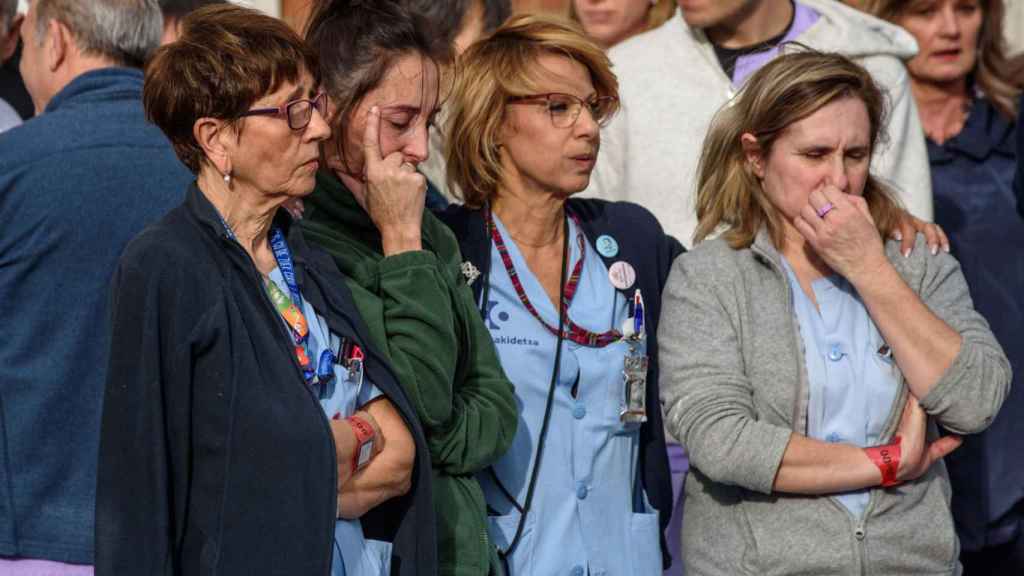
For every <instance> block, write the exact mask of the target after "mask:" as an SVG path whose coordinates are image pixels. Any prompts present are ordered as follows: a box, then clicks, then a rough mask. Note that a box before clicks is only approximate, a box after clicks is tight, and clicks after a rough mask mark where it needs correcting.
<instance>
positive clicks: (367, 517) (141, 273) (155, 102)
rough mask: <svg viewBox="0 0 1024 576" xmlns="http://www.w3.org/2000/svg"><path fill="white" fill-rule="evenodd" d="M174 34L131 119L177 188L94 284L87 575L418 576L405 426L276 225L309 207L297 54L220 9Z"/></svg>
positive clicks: (337, 306) (308, 93)
mask: <svg viewBox="0 0 1024 576" xmlns="http://www.w3.org/2000/svg"><path fill="white" fill-rule="evenodd" d="M182 34H183V36H182V39H181V41H179V42H175V43H173V44H171V45H169V46H167V47H165V48H163V49H162V50H160V51H159V52H157V54H156V56H155V57H154V59H153V60H152V61H151V63H150V64H149V66H148V68H147V76H146V87H145V103H146V111H147V114H148V115H149V117H150V118H151V119H152V120H153V122H154V123H155V124H156V125H157V126H159V127H160V128H161V129H162V130H164V132H165V133H166V134H167V135H168V137H169V138H170V139H171V141H172V143H173V144H174V146H175V150H176V151H177V153H178V155H179V157H180V158H181V160H182V161H183V162H184V163H185V164H186V165H187V166H188V167H189V168H190V169H191V170H192V171H193V172H194V173H195V174H196V181H195V183H194V184H193V185H191V186H189V187H188V191H187V195H186V199H185V201H184V203H183V204H181V205H180V206H179V207H178V208H176V209H174V210H173V211H172V212H170V213H169V214H168V215H167V216H166V217H165V218H163V219H162V220H161V221H160V222H159V223H157V224H155V225H153V226H151V227H149V228H147V229H146V230H145V231H144V232H143V233H142V234H141V235H140V236H139V237H137V238H136V239H135V240H134V241H133V242H132V243H131V244H130V245H129V246H128V248H127V249H126V250H125V253H124V256H123V257H122V258H121V261H120V263H119V266H118V270H117V273H116V275H115V277H114V282H113V285H114V289H113V290H114V292H113V301H114V313H113V336H112V342H113V348H112V354H111V358H112V361H111V368H110V375H109V378H108V381H107V392H106V398H105V402H104V419H103V429H102V441H101V449H100V457H99V462H100V464H99V480H98V482H99V488H98V493H97V504H96V506H97V520H96V535H97V542H96V562H97V572H98V573H99V574H110V575H121V574H138V575H145V574H166V573H173V574H199V573H205V572H210V571H223V572H224V573H226V574H327V573H330V574H331V575H332V576H340V575H345V574H348V575H351V576H362V575H375V576H385V575H388V574H392V572H391V570H390V565H391V563H392V553H394V555H395V556H396V558H397V560H395V563H396V573H397V571H398V570H399V569H402V570H404V571H403V572H401V573H403V574H413V573H416V574H423V573H427V574H430V573H432V572H433V564H432V558H433V554H434V551H433V549H432V548H433V543H434V539H433V530H432V528H433V522H432V514H431V510H430V500H429V476H428V475H427V472H426V470H427V468H428V463H427V462H428V461H427V455H426V445H425V443H424V439H423V435H422V431H421V429H420V428H419V426H418V425H417V423H416V418H415V415H414V413H413V411H412V407H411V406H410V404H409V403H408V401H407V399H406V398H405V396H404V395H403V394H402V391H401V388H400V387H399V386H398V384H397V382H396V380H395V378H394V375H393V373H392V372H391V370H390V369H389V368H388V366H387V365H386V364H385V363H384V362H383V361H382V357H381V354H380V353H379V352H378V351H377V350H376V349H375V348H374V346H373V345H372V343H371V342H370V341H369V339H368V335H367V332H366V327H365V325H363V323H362V321H361V320H360V318H359V314H358V312H357V311H356V310H355V307H354V306H353V305H352V298H351V295H350V294H349V293H348V291H347V290H346V289H345V280H344V278H343V277H342V275H341V274H339V273H338V271H337V268H336V267H335V266H334V265H333V263H332V262H331V260H330V257H328V256H327V255H326V254H324V253H322V252H318V251H316V250H312V249H310V248H309V247H308V246H307V245H306V244H305V242H304V240H303V238H302V234H301V232H300V231H299V229H298V227H297V226H294V225H293V224H292V222H291V219H290V217H289V216H288V215H287V213H286V212H285V211H284V210H278V208H279V207H280V206H281V205H282V204H283V203H284V202H286V201H288V200H289V199H290V198H294V197H301V196H304V195H306V194H309V193H310V191H312V189H313V184H314V182H315V178H316V171H317V169H318V166H319V160H318V158H319V147H320V144H321V143H322V142H323V141H324V140H326V139H327V137H328V136H329V135H330V129H329V127H328V126H327V123H326V121H325V120H324V116H323V115H324V114H325V112H326V96H325V95H324V94H323V92H321V91H320V87H319V78H318V72H317V70H318V65H317V60H316V56H315V54H314V53H313V52H312V51H311V50H309V49H308V48H307V47H306V46H305V45H304V44H303V42H302V40H301V38H299V37H298V35H296V34H295V33H294V32H292V31H291V29H289V28H288V27H287V25H286V24H284V23H283V22H282V21H280V20H277V19H275V18H271V17H269V16H265V15H262V14H260V13H259V12H256V11H254V10H249V9H246V8H241V7H238V6H234V5H230V4H224V5H222V6H214V7H209V8H205V9H201V10H198V11H196V12H194V13H193V14H192V15H190V16H188V17H186V18H185V20H184V21H183V23H182ZM184 463H187V464H184ZM414 470H418V472H415V471H414ZM410 489H412V492H411V493H410V494H409V496H408V497H406V498H402V499H401V500H400V501H397V502H396V504H397V505H396V506H379V505H380V504H383V503H385V502H387V501H389V500H391V499H392V498H395V497H397V496H401V495H403V494H405V493H406V492H408V491H409V490H410ZM403 525H405V526H408V527H409V528H411V531H410V530H405V531H404V534H405V538H402V537H400V536H398V535H397V534H396V533H403V531H402V526H403ZM371 532H373V534H374V535H373V536H371V535H370V533H371ZM409 534H418V535H419V536H420V537H421V538H422V540H419V539H417V538H413V539H411V540H410V539H409V538H408V536H409ZM392 540H394V550H392Z"/></svg>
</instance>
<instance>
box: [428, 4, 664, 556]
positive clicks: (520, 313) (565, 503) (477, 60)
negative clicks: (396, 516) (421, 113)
mask: <svg viewBox="0 0 1024 576" xmlns="http://www.w3.org/2000/svg"><path fill="white" fill-rule="evenodd" d="M460 67H461V71H460V75H459V78H458V81H457V83H456V86H455V89H454V91H453V94H452V96H451V99H450V101H449V103H450V105H451V106H452V109H451V117H450V124H449V133H448V136H447V140H448V146H449V148H448V174H449V175H450V177H451V178H452V179H454V180H455V181H456V182H457V183H458V184H459V186H460V189H461V190H463V191H464V194H465V195H464V198H463V199H464V200H465V203H466V204H465V206H452V207H451V208H449V210H448V211H447V212H446V213H445V214H444V218H445V220H446V221H447V222H448V223H449V225H450V226H452V229H453V230H454V231H455V233H456V236H457V237H458V238H459V242H460V245H461V247H462V252H463V254H464V255H465V256H466V258H467V259H468V261H469V262H471V263H472V265H473V269H475V270H477V271H478V272H479V278H476V279H475V280H474V281H473V289H474V292H475V294H476V297H477V302H478V306H479V308H480V310H481V314H482V315H483V316H484V318H485V320H486V324H487V327H488V329H489V330H490V336H491V338H492V339H493V341H494V343H495V346H496V347H497V350H498V354H499V356H500V358H501V361H502V366H504V368H505V371H506V373H507V374H508V375H509V378H510V379H511V380H512V383H513V384H514V385H515V392H516V399H517V401H518V404H519V406H521V408H520V411H519V419H520V423H519V428H518V433H517V435H516V437H515V441H514V442H513V443H512V447H511V448H510V449H509V451H508V453H507V454H505V456H504V457H503V458H501V460H499V461H498V462H497V463H495V464H494V466H493V467H492V468H491V469H490V470H488V471H487V472H486V473H481V474H480V479H481V483H482V485H483V487H484V493H485V495H486V497H487V505H488V508H489V509H490V510H492V512H491V516H490V518H489V534H490V536H491V539H492V541H493V542H494V543H495V545H496V546H497V547H498V549H499V551H500V553H501V554H502V555H503V556H504V557H505V559H506V573H508V574H512V575H526V574H573V575H576V576H582V575H583V574H617V575H641V574H643V575H649V576H654V575H657V574H660V573H661V571H662V566H663V558H664V556H663V551H662V547H661V542H662V536H661V534H662V530H663V528H664V526H665V524H667V522H668V510H669V509H670V506H671V487H670V483H669V473H668V462H667V459H666V453H665V440H664V435H663V429H662V425H661V413H660V410H659V406H658V401H657V398H658V389H657V374H658V345H657V340H656V331H657V327H658V318H659V313H660V300H661V290H662V286H663V284H664V282H665V279H666V277H667V274H668V270H669V265H670V263H671V262H672V260H673V258H675V256H676V255H677V254H679V252H680V251H681V246H680V245H679V243H678V242H676V241H675V240H673V239H672V238H670V237H668V236H666V235H665V234H664V233H663V232H662V231H661V227H660V226H659V225H658V223H657V221H656V220H655V219H654V217H653V216H652V215H651V214H650V213H649V212H647V211H646V210H644V209H643V208H640V207H639V206H636V205H632V204H627V203H609V202H604V201H599V200H580V199H575V198H571V196H572V195H574V194H576V193H578V192H580V191H581V190H583V189H584V188H586V186H587V182H588V181H589V179H590V171H591V170H592V169H593V167H594V162H595V160H596V159H597V156H598V151H599V149H600V141H601V135H600V124H601V123H602V122H604V121H605V120H607V119H608V118H609V117H610V115H611V114H612V113H614V111H615V109H616V108H617V107H618V101H617V94H616V92H617V89H616V83H615V76H614V75H613V74H612V73H611V71H610V70H609V66H608V60H607V57H606V56H605V54H604V52H603V51H602V50H601V49H600V48H599V47H598V46H596V45H595V44H593V43H592V42H590V41H589V40H588V39H587V38H586V37H585V36H583V34H582V33H581V32H580V31H579V30H578V29H577V28H576V27H574V26H570V25H567V23H564V22H563V21H560V20H551V19H546V18H542V17H537V16H515V17H513V18H512V19H511V20H509V21H508V22H507V23H506V24H504V25H503V26H501V27H500V28H498V30H497V31H495V32H494V34H493V35H491V36H489V37H487V38H486V39H484V40H481V41H480V42H478V43H476V44H474V45H473V46H471V47H470V48H469V50H467V51H466V53H465V54H464V55H463V57H462V60H461V61H460ZM638 298H639V300H638ZM638 302H642V304H641V303H638ZM644 334H646V337H645V338H644V337H643V335H644ZM631 335H632V336H634V337H631ZM631 363H636V365H635V366H634V367H633V368H627V367H628V366H630V365H631ZM625 373H628V374H629V379H628V381H627V380H626V379H625V378H624V374H625ZM644 381H645V382H646V388H644V387H643V382H644ZM631 391H632V392H631ZM659 511H660V513H659Z"/></svg>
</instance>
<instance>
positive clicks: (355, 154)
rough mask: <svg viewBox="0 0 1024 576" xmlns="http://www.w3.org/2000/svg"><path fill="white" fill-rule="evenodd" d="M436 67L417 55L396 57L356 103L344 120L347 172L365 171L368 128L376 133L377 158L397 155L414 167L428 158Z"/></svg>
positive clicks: (436, 87)
mask: <svg viewBox="0 0 1024 576" xmlns="http://www.w3.org/2000/svg"><path fill="white" fill-rule="evenodd" d="M439 86H440V79H439V70H438V68H437V66H436V65H435V64H434V63H433V62H431V61H430V60H429V59H427V58H425V57H423V56H421V55H419V54H407V55H405V56H402V57H400V58H397V59H396V60H395V61H394V63H392V65H391V66H390V67H389V68H388V70H387V72H385V74H384V77H383V78H382V79H381V81H380V82H379V83H378V84H377V86H376V87H374V89H373V90H370V91H369V92H368V93H367V94H366V96H365V97H363V99H362V100H361V101H360V102H359V105H358V106H356V108H355V110H354V111H353V112H352V114H351V116H350V117H349V119H348V122H346V124H347V126H346V130H345V134H344V135H343V136H342V137H344V138H345V142H344V146H343V149H344V153H345V162H344V164H345V165H347V168H348V170H347V172H349V173H351V174H361V173H362V172H363V171H364V164H365V156H364V155H365V154H366V151H367V138H369V137H370V136H368V126H367V122H371V121H372V122H374V123H375V124H376V126H375V127H372V128H371V129H372V130H374V131H375V132H376V140H377V150H376V153H377V154H379V158H385V157H387V156H389V155H391V154H393V153H396V152H397V153H400V154H401V155H402V158H403V160H404V161H405V162H408V163H410V164H412V165H414V166H415V165H417V164H419V163H420V162H423V161H424V160H426V159H427V156H428V144H427V142H428V137H429V131H430V128H431V125H432V123H433V120H434V116H435V114H436V113H437V109H438V106H439V102H438V94H439ZM374 107H376V108H377V113H376V114H371V112H370V110H371V109H372V108H374Z"/></svg>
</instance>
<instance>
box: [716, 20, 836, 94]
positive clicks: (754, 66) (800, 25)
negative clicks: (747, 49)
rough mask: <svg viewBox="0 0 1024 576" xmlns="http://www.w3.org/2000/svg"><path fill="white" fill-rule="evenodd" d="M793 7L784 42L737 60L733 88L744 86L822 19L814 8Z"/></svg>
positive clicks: (781, 41) (783, 38)
mask: <svg viewBox="0 0 1024 576" xmlns="http://www.w3.org/2000/svg"><path fill="white" fill-rule="evenodd" d="M793 6H794V13H793V25H792V26H790V27H789V31H788V32H786V35H785V36H783V37H782V40H780V41H779V43H778V44H776V45H775V46H772V47H771V48H770V49H768V50H765V51H763V52H756V53H754V54H748V55H746V56H740V57H739V58H737V59H736V69H735V70H734V71H733V74H732V85H733V86H737V87H739V86H742V85H743V83H744V82H746V81H747V78H749V77H750V75H751V74H753V73H754V72H757V71H758V70H760V69H761V66H764V65H765V64H767V63H768V62H769V61H771V60H772V58H775V57H776V56H778V55H779V46H781V45H782V44H784V43H786V42H792V41H793V40H796V39H797V38H799V37H800V35H801V34H803V33H804V32H805V31H806V30H807V29H809V28H810V27H811V26H813V25H814V23H815V22H817V21H818V18H820V17H821V15H820V14H818V13H817V12H815V11H814V9H813V8H810V7H808V6H804V5H803V4H800V3H799V2H795V3H794V4H793Z"/></svg>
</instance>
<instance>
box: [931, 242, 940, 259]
mask: <svg viewBox="0 0 1024 576" xmlns="http://www.w3.org/2000/svg"><path fill="white" fill-rule="evenodd" d="M938 253H939V245H938V244H936V245H935V246H932V256H935V255H936V254H938Z"/></svg>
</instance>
